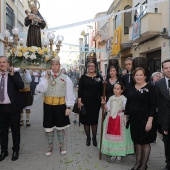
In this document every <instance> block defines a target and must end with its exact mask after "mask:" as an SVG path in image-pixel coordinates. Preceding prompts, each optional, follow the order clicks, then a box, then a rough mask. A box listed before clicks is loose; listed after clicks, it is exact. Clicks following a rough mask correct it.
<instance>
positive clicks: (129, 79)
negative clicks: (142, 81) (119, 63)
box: [128, 73, 131, 84]
mask: <svg viewBox="0 0 170 170" xmlns="http://www.w3.org/2000/svg"><path fill="white" fill-rule="evenodd" d="M128 83H129V84H131V83H130V73H129V77H128Z"/></svg>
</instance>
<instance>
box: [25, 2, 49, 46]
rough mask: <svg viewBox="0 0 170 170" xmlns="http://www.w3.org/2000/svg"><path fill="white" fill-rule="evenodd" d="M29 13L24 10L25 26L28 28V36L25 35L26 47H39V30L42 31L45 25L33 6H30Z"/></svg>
mask: <svg viewBox="0 0 170 170" xmlns="http://www.w3.org/2000/svg"><path fill="white" fill-rule="evenodd" d="M30 9H31V12H30V11H29V10H26V11H25V13H26V14H27V17H26V18H25V26H26V27H28V26H29V29H28V35H27V47H31V46H37V47H42V46H41V29H44V28H45V26H46V23H45V21H44V19H43V17H42V16H41V14H40V12H39V11H38V9H37V6H36V5H35V4H32V5H31V6H30Z"/></svg>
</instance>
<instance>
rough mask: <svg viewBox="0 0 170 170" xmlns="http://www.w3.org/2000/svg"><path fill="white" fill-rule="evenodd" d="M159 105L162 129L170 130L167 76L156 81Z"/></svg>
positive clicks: (169, 98)
mask: <svg viewBox="0 0 170 170" xmlns="http://www.w3.org/2000/svg"><path fill="white" fill-rule="evenodd" d="M155 87H156V94H157V105H158V123H159V124H160V125H161V128H162V130H164V131H167V130H170V94H169V91H168V89H167V85H166V81H165V78H162V79H160V80H159V81H157V82H156V83H155Z"/></svg>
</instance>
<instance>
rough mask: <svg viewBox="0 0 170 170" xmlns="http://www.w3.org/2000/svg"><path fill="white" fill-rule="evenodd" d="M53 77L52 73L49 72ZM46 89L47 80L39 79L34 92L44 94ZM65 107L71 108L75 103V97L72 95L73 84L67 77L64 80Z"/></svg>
mask: <svg viewBox="0 0 170 170" xmlns="http://www.w3.org/2000/svg"><path fill="white" fill-rule="evenodd" d="M51 74H52V75H53V74H54V73H52V72H51ZM47 88H48V80H47V79H46V78H45V77H41V78H40V82H39V84H38V85H37V87H36V90H37V91H38V92H41V93H45V92H46V91H47ZM65 100H66V105H67V106H73V105H74V102H75V95H74V93H73V83H72V81H71V79H70V78H69V77H68V76H67V78H66V96H65Z"/></svg>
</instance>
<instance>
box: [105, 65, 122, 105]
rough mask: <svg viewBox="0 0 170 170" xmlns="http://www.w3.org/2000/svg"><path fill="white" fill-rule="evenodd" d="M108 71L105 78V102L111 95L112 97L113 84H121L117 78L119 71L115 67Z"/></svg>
mask: <svg viewBox="0 0 170 170" xmlns="http://www.w3.org/2000/svg"><path fill="white" fill-rule="evenodd" d="M108 71H109V75H108V76H107V85H106V102H107V101H108V100H109V98H110V97H111V96H112V95H114V93H113V87H114V84H115V83H117V82H122V80H121V78H120V77H119V69H118V67H117V66H111V67H110V68H109V70H108Z"/></svg>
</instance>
